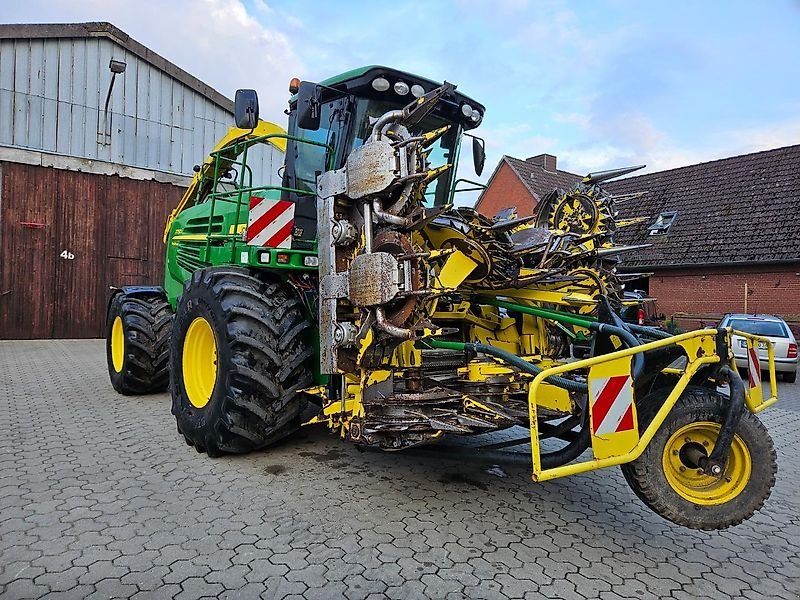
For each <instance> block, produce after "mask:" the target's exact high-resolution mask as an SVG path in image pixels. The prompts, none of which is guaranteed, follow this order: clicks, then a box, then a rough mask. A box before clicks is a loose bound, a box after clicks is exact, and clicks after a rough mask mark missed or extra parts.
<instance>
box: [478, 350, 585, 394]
mask: <svg viewBox="0 0 800 600" xmlns="http://www.w3.org/2000/svg"><path fill="white" fill-rule="evenodd" d="M464 349H465V350H468V351H469V350H471V351H472V352H478V353H480V354H488V355H490V356H494V357H496V358H499V359H500V360H502V361H504V362H507V363H509V364H511V365H514V366H515V367H517V368H518V369H520V370H522V371H525V372H526V373H530V374H531V375H538V374H539V373H541V372H542V371H544V369H542V368H541V367H537V366H536V365H532V364H531V363H529V362H528V361H527V360H525V359H523V358H520V357H519V356H517V355H516V354H512V353H511V352H507V351H506V350H501V349H500V348H496V347H495V346H490V345H488V344H480V343H471V342H467V343H465V344H464ZM545 381H546V382H547V383H549V384H551V385H555V386H557V387H560V388H564V389H565V390H568V391H570V392H578V393H586V392H588V391H589V386H588V385H586V384H585V383H581V382H580V381H575V380H573V379H567V378H566V377H559V376H558V375H551V376H550V377H547V378H546V379H545Z"/></svg>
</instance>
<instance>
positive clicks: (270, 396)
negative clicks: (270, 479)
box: [170, 267, 312, 456]
mask: <svg viewBox="0 0 800 600" xmlns="http://www.w3.org/2000/svg"><path fill="white" fill-rule="evenodd" d="M310 327H311V322H310V321H309V319H308V317H307V315H306V313H305V310H304V308H303V305H302V304H301V302H300V299H299V298H298V296H297V294H296V292H295V290H294V289H293V288H292V287H291V286H290V285H289V284H287V283H285V282H284V281H282V280H280V279H279V278H277V277H275V276H270V278H268V279H266V280H262V279H259V278H256V277H254V276H253V275H251V274H250V273H249V272H248V271H247V270H246V269H240V268H236V267H213V268H208V269H201V270H199V271H196V272H194V273H193V274H192V277H191V279H189V280H188V281H187V282H186V283H185V284H184V288H183V295H182V296H181V298H180V300H179V301H178V307H177V309H176V314H175V325H174V330H173V336H172V344H171V354H170V356H171V359H172V364H173V365H174V368H173V369H172V386H171V388H172V414H174V415H175V419H176V421H177V425H178V431H179V433H182V434H183V435H184V437H185V438H186V441H187V443H189V444H190V445H193V446H194V447H195V448H196V449H197V451H198V452H207V453H208V454H209V456H219V455H221V454H224V453H237V454H238V453H243V452H250V451H252V450H257V449H259V448H263V447H265V446H268V445H270V444H272V443H274V442H276V441H278V440H280V439H281V438H284V437H286V436H287V435H289V434H291V433H292V432H294V431H295V430H297V429H298V427H299V424H300V415H301V413H302V411H303V409H304V408H305V405H306V398H305V395H304V394H303V393H302V390H303V389H305V388H307V387H309V386H310V385H312V372H311V364H310V362H311V357H312V348H311V345H310V343H309V340H308V335H309V329H310Z"/></svg>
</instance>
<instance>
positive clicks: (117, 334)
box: [111, 317, 125, 373]
mask: <svg viewBox="0 0 800 600" xmlns="http://www.w3.org/2000/svg"><path fill="white" fill-rule="evenodd" d="M124 362H125V331H124V329H123V327H122V318H121V317H116V318H115V319H114V324H113V325H112V326H111V364H112V366H113V367H114V370H115V371H116V372H117V373H122V364H123V363H124Z"/></svg>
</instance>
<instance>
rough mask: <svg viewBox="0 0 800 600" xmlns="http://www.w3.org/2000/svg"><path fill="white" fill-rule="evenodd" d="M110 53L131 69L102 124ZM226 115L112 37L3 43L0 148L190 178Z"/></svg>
mask: <svg viewBox="0 0 800 600" xmlns="http://www.w3.org/2000/svg"><path fill="white" fill-rule="evenodd" d="M112 58H113V59H115V60H120V61H124V62H125V63H126V65H127V67H126V69H125V72H124V73H121V74H119V75H117V77H116V80H115V82H114V88H113V92H112V95H111V101H110V104H109V111H110V112H109V115H108V119H109V121H108V122H106V120H105V119H106V116H105V113H104V105H105V101H106V94H107V92H108V87H109V83H110V82H111V71H110V70H109V68H108V64H109V60H110V59H112ZM232 121H233V119H232V115H231V114H230V112H228V111H227V110H225V109H224V108H222V107H221V106H218V105H217V104H215V103H213V102H211V101H210V100H209V99H207V98H206V97H205V96H203V95H202V94H200V93H198V92H196V91H194V90H193V89H192V88H190V87H189V86H187V85H185V84H183V83H181V82H180V81H178V80H176V79H175V78H173V77H171V76H170V75H168V74H167V73H165V72H163V71H162V70H160V69H157V68H156V67H154V66H152V65H151V64H149V63H148V62H146V61H144V60H142V59H141V58H139V57H138V56H136V55H135V54H132V53H130V52H128V51H127V50H126V49H125V48H123V47H122V46H120V45H119V44H116V43H115V42H114V41H112V40H110V39H108V38H105V37H84V38H43V39H37V38H31V39H2V40H0V145H4V146H12V147H17V148H26V149H32V150H40V151H43V152H50V153H58V154H62V155H65V156H75V157H80V158H88V159H92V160H102V161H107V162H113V163H119V164H124V165H130V166H135V167H142V168H146V169H156V170H159V171H165V172H169V173H180V174H184V175H187V174H191V173H192V167H193V166H194V165H195V164H197V163H198V162H199V161H200V160H202V158H203V156H204V155H205V154H206V153H207V152H208V151H209V150H210V149H211V148H212V147H213V146H214V144H215V143H216V141H217V140H219V138H220V137H222V135H223V134H224V133H225V132H226V131H227V130H228V128H229V127H230V126H231V125H232V124H233V122H232ZM109 131H110V135H106V133H107V132H109ZM275 168H276V169H277V165H276V167H275Z"/></svg>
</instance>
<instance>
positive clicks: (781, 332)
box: [719, 314, 797, 383]
mask: <svg viewBox="0 0 800 600" xmlns="http://www.w3.org/2000/svg"><path fill="white" fill-rule="evenodd" d="M719 326H720V327H732V328H733V329H738V330H739V331H744V332H746V333H752V334H753V335H760V336H763V337H765V338H768V339H769V340H770V341H771V342H772V345H773V347H774V349H775V372H776V373H782V374H783V380H784V381H788V382H790V383H793V382H794V381H795V380H796V379H797V340H795V339H794V335H793V334H792V330H791V329H789V326H788V325H787V324H786V321H784V320H783V319H781V318H780V317H775V316H773V315H745V314H728V315H725V317H723V319H722V321H720V324H719ZM731 345H732V346H733V356H734V357H735V359H736V366H737V367H739V368H740V369H746V368H747V345H746V343H745V339H744V338H743V337H741V336H738V335H734V336H731ZM758 362H759V363H760V365H761V369H762V370H764V371H766V370H768V369H769V356H768V354H767V348H766V344H764V343H763V342H759V347H758Z"/></svg>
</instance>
